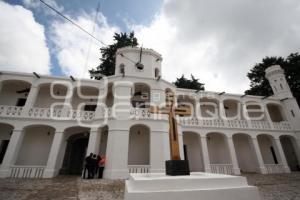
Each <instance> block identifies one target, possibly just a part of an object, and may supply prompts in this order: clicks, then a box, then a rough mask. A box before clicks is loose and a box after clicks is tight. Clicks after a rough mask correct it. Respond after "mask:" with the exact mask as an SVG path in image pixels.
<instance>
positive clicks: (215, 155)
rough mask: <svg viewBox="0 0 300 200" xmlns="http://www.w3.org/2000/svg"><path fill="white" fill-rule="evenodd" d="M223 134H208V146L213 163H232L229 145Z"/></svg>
mask: <svg viewBox="0 0 300 200" xmlns="http://www.w3.org/2000/svg"><path fill="white" fill-rule="evenodd" d="M226 142H227V141H225V137H224V136H223V135H221V134H217V133H210V134H208V135H207V147H208V153H209V158H210V163H211V164H231V159H230V156H229V150H228V145H227V143H226Z"/></svg>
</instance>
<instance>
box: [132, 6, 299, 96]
mask: <svg viewBox="0 0 300 200" xmlns="http://www.w3.org/2000/svg"><path fill="white" fill-rule="evenodd" d="M299 6H300V3H299V1H297V0H288V1H285V0H276V1H269V0H259V1H253V0H245V1H240V0H226V1H218V0H210V1H207V0H187V1H181V0H168V1H165V2H164V5H163V7H162V9H161V11H160V13H158V14H157V16H156V17H155V18H154V20H153V21H152V23H151V24H150V26H143V25H132V28H133V29H135V31H136V34H137V37H138V39H139V42H140V43H143V45H144V46H145V47H150V48H153V49H155V50H157V51H158V52H160V53H162V55H163V58H164V61H163V77H164V78H166V79H167V80H169V81H174V80H175V78H176V77H179V76H180V75H181V74H182V73H184V74H185V75H186V76H190V74H191V73H192V74H193V75H195V76H196V77H198V78H200V80H201V81H202V82H204V83H205V84H206V85H205V86H206V89H207V90H215V91H227V92H239V93H242V92H243V91H244V90H245V89H247V88H249V82H248V79H247V77H246V74H247V72H248V71H249V69H250V68H251V67H252V66H253V65H254V64H255V63H256V62H259V61H260V60H261V59H262V58H263V57H264V56H272V55H275V56H286V55H288V54H289V53H292V52H296V51H300V49H299V47H300V21H299V20H298V19H299V18H300V13H299Z"/></svg>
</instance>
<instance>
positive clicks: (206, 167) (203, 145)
mask: <svg viewBox="0 0 300 200" xmlns="http://www.w3.org/2000/svg"><path fill="white" fill-rule="evenodd" d="M200 140H201V148H202V156H203V164H204V170H205V172H207V173H210V172H211V169H210V159H209V154H208V148H207V139H206V136H202V135H201V136H200Z"/></svg>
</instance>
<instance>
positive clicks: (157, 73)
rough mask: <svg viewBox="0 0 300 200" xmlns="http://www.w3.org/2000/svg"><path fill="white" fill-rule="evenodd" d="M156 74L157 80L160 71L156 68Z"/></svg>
mask: <svg viewBox="0 0 300 200" xmlns="http://www.w3.org/2000/svg"><path fill="white" fill-rule="evenodd" d="M154 74H155V78H158V77H159V69H158V68H155V70H154Z"/></svg>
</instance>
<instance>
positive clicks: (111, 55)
mask: <svg viewBox="0 0 300 200" xmlns="http://www.w3.org/2000/svg"><path fill="white" fill-rule="evenodd" d="M137 45H138V41H137V38H136V37H135V36H134V32H131V33H129V34H127V33H115V35H114V43H113V44H111V45H108V46H106V47H102V48H100V51H101V55H102V57H101V58H100V60H101V64H100V65H99V66H97V67H96V69H92V70H90V71H89V72H90V75H91V76H93V75H94V74H97V73H100V74H103V75H105V76H111V75H114V74H115V65H116V52H117V50H118V48H122V47H126V46H132V47H135V46H137ZM95 79H100V77H95Z"/></svg>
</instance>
